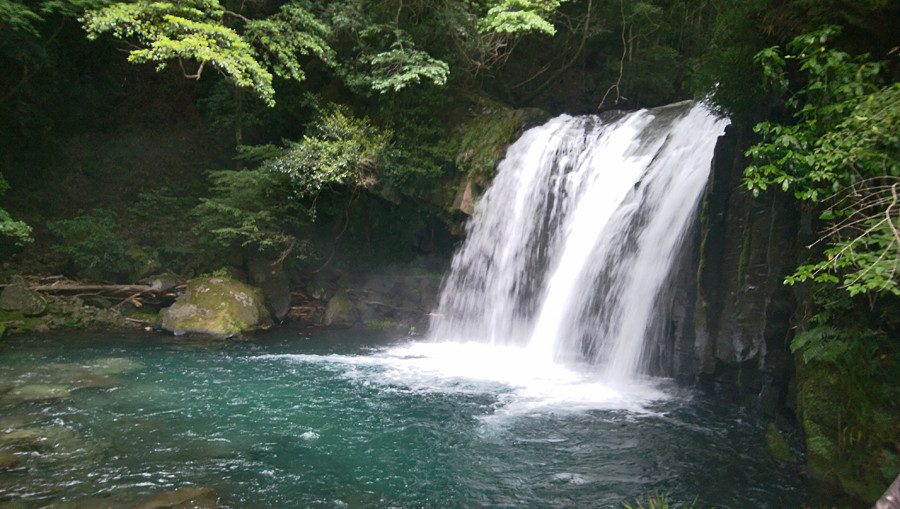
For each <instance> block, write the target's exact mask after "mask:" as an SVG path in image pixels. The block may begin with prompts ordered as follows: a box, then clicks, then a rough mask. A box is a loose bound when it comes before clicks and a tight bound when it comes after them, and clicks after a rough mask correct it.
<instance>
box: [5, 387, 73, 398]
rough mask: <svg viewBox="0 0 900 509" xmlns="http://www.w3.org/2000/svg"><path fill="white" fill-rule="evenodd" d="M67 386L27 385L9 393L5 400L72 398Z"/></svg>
mask: <svg viewBox="0 0 900 509" xmlns="http://www.w3.org/2000/svg"><path fill="white" fill-rule="evenodd" d="M71 395H72V393H71V392H69V388H68V387H66V386H65V385H55V384H26V385H22V386H20V387H16V388H15V389H13V390H11V391H9V393H7V394H6V395H5V396H4V399H7V400H12V401H49V400H56V399H64V398H68V397H69V396H71Z"/></svg>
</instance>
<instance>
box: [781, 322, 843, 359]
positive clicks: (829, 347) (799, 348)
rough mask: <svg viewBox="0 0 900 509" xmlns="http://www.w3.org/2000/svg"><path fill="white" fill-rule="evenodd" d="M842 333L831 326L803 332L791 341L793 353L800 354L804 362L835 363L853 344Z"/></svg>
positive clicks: (822, 326)
mask: <svg viewBox="0 0 900 509" xmlns="http://www.w3.org/2000/svg"><path fill="white" fill-rule="evenodd" d="M842 336H843V335H842V334H841V331H839V330H838V329H836V328H835V327H832V326H830V325H821V326H818V327H814V328H812V329H810V330H808V331H805V332H801V333H799V334H797V336H795V337H794V339H793V340H792V341H791V352H792V353H797V352H800V353H801V355H802V357H803V362H806V363H810V362H815V361H818V362H835V361H837V360H838V359H840V358H841V357H842V356H843V355H844V354H845V353H847V351H848V350H850V346H851V343H850V342H849V341H847V340H846V339H845V338H844V337H842Z"/></svg>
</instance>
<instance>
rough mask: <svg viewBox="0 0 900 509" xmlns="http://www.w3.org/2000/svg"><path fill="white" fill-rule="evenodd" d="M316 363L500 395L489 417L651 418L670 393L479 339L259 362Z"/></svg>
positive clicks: (400, 382)
mask: <svg viewBox="0 0 900 509" xmlns="http://www.w3.org/2000/svg"><path fill="white" fill-rule="evenodd" d="M255 358H256V359H261V360H269V361H271V360H274V361H279V362H287V363H301V364H307V363H309V364H316V365H319V366H320V367H323V366H327V368H326V369H329V370H333V371H336V372H338V373H339V374H340V376H344V377H348V378H352V379H354V380H357V381H359V382H360V383H361V384H362V385H364V386H369V387H371V386H376V387H381V388H383V390H386V391H393V390H402V391H405V392H413V393H445V394H467V395H471V394H486V395H489V396H491V397H493V398H495V400H496V403H495V404H494V405H493V408H494V411H493V414H492V415H491V416H488V417H487V418H486V419H487V420H497V419H501V420H503V419H506V418H513V417H519V416H526V415H540V414H551V413H552V414H562V413H572V412H584V411H588V410H626V411H629V412H635V413H652V412H650V411H649V410H648V409H647V405H648V404H649V403H651V402H655V401H660V400H664V399H667V398H668V397H669V396H668V395H667V393H666V392H665V391H664V390H663V389H662V388H660V381H658V380H652V379H646V380H638V381H635V380H629V381H627V382H624V383H621V384H618V385H617V384H614V383H610V382H608V381H605V380H603V379H602V378H601V375H600V374H598V373H597V372H596V371H595V370H594V369H592V368H593V367H592V366H590V365H584V366H572V365H563V364H558V363H555V362H553V361H552V359H550V358H547V357H545V356H537V355H535V352H534V351H533V350H530V349H527V348H524V347H518V346H502V345H490V344H485V343H480V342H475V341H444V342H428V341H421V342H412V343H403V344H399V345H395V346H391V347H387V348H380V349H375V350H372V351H371V352H370V353H369V354H368V355H339V354H329V355H314V354H284V355H263V356H258V357H255Z"/></svg>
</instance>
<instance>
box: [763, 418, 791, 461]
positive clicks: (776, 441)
mask: <svg viewBox="0 0 900 509" xmlns="http://www.w3.org/2000/svg"><path fill="white" fill-rule="evenodd" d="M766 442H767V443H768V444H769V454H771V455H772V457H773V458H775V459H776V460H777V461H788V460H790V459H791V447H790V446H789V445H788V443H787V440H785V439H784V435H783V434H782V433H781V431H780V430H779V429H778V427H777V426H775V424H769V427H768V428H767V429H766Z"/></svg>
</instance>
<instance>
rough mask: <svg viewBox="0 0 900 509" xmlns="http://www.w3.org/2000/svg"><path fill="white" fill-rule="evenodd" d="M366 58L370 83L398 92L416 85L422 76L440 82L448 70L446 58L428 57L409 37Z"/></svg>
mask: <svg viewBox="0 0 900 509" xmlns="http://www.w3.org/2000/svg"><path fill="white" fill-rule="evenodd" d="M365 60H367V61H368V64H369V66H370V68H371V73H370V75H369V80H370V82H369V86H370V87H371V88H372V90H375V91H378V92H382V93H384V92H387V91H394V92H398V91H400V90H402V89H404V88H406V87H408V86H410V85H417V84H419V83H420V82H421V81H422V80H423V79H425V80H427V81H431V82H432V83H434V84H435V85H443V84H445V83H446V82H447V75H448V74H450V66H449V65H447V63H446V62H443V61H441V60H437V59H434V58H432V57H431V55H429V54H428V53H425V52H424V51H419V50H417V49H415V46H414V45H413V43H412V41H408V42H407V43H406V44H405V45H404V44H403V43H402V42H400V41H398V42H395V43H394V44H393V45H392V46H391V49H390V50H388V51H385V52H382V53H378V54H377V55H373V56H371V57H367V58H366V59H365Z"/></svg>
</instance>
